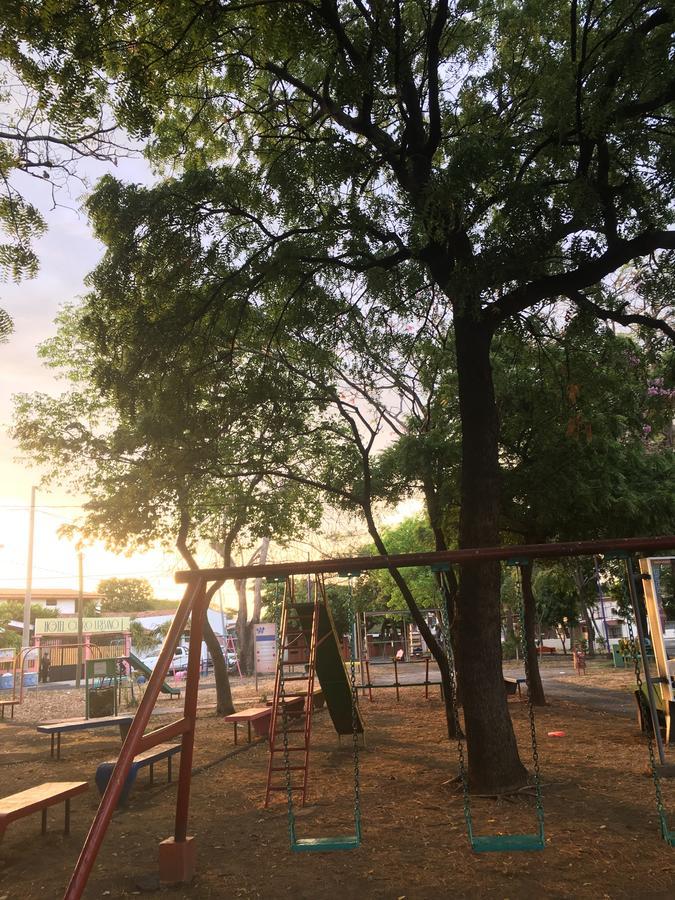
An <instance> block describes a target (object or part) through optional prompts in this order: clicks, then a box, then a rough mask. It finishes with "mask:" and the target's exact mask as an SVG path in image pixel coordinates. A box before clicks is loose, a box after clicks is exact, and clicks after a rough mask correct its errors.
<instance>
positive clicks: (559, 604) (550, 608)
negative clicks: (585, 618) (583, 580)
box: [533, 565, 580, 628]
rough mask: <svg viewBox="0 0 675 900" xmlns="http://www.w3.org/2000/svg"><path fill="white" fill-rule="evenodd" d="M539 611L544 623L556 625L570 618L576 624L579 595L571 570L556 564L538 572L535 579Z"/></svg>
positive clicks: (570, 621)
mask: <svg viewBox="0 0 675 900" xmlns="http://www.w3.org/2000/svg"><path fill="white" fill-rule="evenodd" d="M533 588H534V594H535V597H536V598H537V611H538V613H539V617H540V620H541V623H542V625H544V626H546V627H549V628H551V627H554V626H556V625H560V624H561V623H564V621H565V619H567V620H568V624H569V625H576V623H577V621H578V619H579V613H580V609H579V595H578V593H577V590H576V586H575V584H574V579H573V578H572V575H571V573H570V572H569V570H568V569H567V568H566V567H565V566H563V565H554V566H550V567H547V568H545V569H542V570H540V571H539V572H537V574H536V575H535V577H534V579H533Z"/></svg>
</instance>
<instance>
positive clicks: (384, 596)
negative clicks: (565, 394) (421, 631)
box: [354, 515, 439, 611]
mask: <svg viewBox="0 0 675 900" xmlns="http://www.w3.org/2000/svg"><path fill="white" fill-rule="evenodd" d="M381 534H382V539H383V541H384V543H385V545H386V547H387V552H388V553H390V554H397V553H418V552H422V551H424V550H433V549H434V542H433V535H432V533H431V528H430V527H429V524H428V522H427V520H426V517H425V516H423V515H416V516H409V517H408V518H406V519H403V520H402V521H401V522H400V523H399V524H398V525H392V526H390V527H388V528H383V529H382V531H381ZM376 552H377V551H376V548H375V546H374V545H372V544H369V545H367V546H365V547H362V548H361V549H360V551H359V556H372V555H374V554H375V553H376ZM404 575H405V579H406V582H407V583H408V586H409V587H410V590H411V592H412V594H413V597H414V598H415V602H416V603H417V605H418V606H420V607H437V606H438V604H439V594H438V588H437V586H436V579H435V578H434V576H433V574H432V573H431V570H430V569H429V568H428V567H423V568H417V567H414V568H410V569H406V570H405V572H404ZM354 597H355V600H356V604H357V609H359V610H361V611H365V610H368V609H405V606H406V603H405V600H404V599H403V597H402V596H401V592H400V591H399V589H398V587H397V586H396V584H395V583H394V580H393V578H392V577H391V575H390V574H389V572H388V571H387V570H386V569H381V570H373V571H369V572H364V573H363V574H362V575H361V577H360V578H359V580H358V582H357V583H356V585H355V590H354Z"/></svg>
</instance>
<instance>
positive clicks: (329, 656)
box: [64, 535, 675, 900]
mask: <svg viewBox="0 0 675 900" xmlns="http://www.w3.org/2000/svg"><path fill="white" fill-rule="evenodd" d="M673 547H675V536H674V535H667V536H665V537H657V538H623V539H611V540H604V541H602V540H599V541H571V542H565V543H550V544H532V545H521V546H510V547H509V546H506V547H480V548H472V549H462V550H445V551H439V552H424V553H406V554H396V555H391V556H387V557H383V556H376V557H355V558H351V559H344V558H343V559H324V560H314V561H312V560H310V561H307V562H302V563H275V564H271V565H253V566H244V567H229V568H221V569H196V570H191V571H186V572H178V573H177V574H176V581H177V582H178V583H179V584H185V585H186V589H185V594H184V596H183V599H182V600H181V602H180V605H179V606H178V609H177V611H176V615H175V616H174V619H173V622H172V623H171V627H170V628H169V631H168V633H167V635H166V638H165V641H164V645H163V647H162V650H161V652H160V654H159V657H158V660H157V663H156V664H155V667H154V669H153V672H152V675H151V677H150V680H149V682H148V685H147V688H146V690H145V693H144V696H143V699H142V700H141V703H140V705H139V707H138V709H137V711H136V715H135V716H134V720H133V722H132V724H131V727H130V728H129V731H128V733H127V737H126V739H125V741H124V743H123V745H122V748H121V751H120V753H119V756H118V759H117V763H116V765H115V768H114V769H113V771H112V774H111V777H110V781H109V782H108V787H107V789H106V791H105V793H104V795H103V797H102V798H101V802H100V805H99V807H98V811H97V813H96V815H95V817H94V820H93V822H92V825H91V828H90V829H89V833H88V834H87V837H86V839H85V842H84V845H83V848H82V851H81V853H80V856H79V858H78V861H77V863H76V865H75V868H74V870H73V874H72V877H71V879H70V882H69V884H68V887H67V889H66V893H65V895H64V896H65V900H80V897H81V896H82V894H83V892H84V890H85V888H86V885H87V881H88V878H89V875H90V873H91V871H92V869H93V867H94V864H95V862H96V858H97V855H98V851H99V849H100V847H101V844H102V843H103V840H104V837H105V834H106V831H107V828H108V825H109V823H110V820H111V818H112V815H113V812H114V811H115V809H116V807H117V804H118V800H119V798H120V795H121V793H122V790H123V789H124V785H125V782H126V779H127V776H128V774H129V771H130V769H131V765H132V763H133V759H134V757H135V756H136V755H137V754H138V753H141V752H143V751H146V750H149V749H150V748H151V747H154V746H156V745H157V744H160V743H164V742H166V741H168V740H170V739H171V738H177V737H180V738H181V762H180V772H179V777H178V789H177V797H176V817H175V826H174V833H173V836H172V837H171V838H168V839H167V840H165V841H163V842H162V843H161V844H160V879H161V876H162V871H166V872H171V873H174V874H175V873H176V872H181V873H182V874H183V876H184V880H186V881H189V880H190V879H191V877H192V875H193V874H194V871H195V844H194V840H193V838H192V837H188V834H187V828H188V815H189V803H190V784H191V777H192V757H193V746H194V733H195V719H196V708H197V694H198V687H199V670H200V655H201V642H202V629H203V620H204V617H205V614H206V609H207V605H208V600H207V593H206V586H207V584H208V583H209V582H213V581H227V580H232V579H246V578H267V579H270V580H276V579H282V580H283V581H284V582H285V585H286V587H285V594H286V601H287V602H285V603H284V606H285V608H286V613H285V619H284V620H283V621H282V622H280V626H281V627H280V628H279V642H280V644H279V649H278V662H279V665H278V666H277V675H276V682H277V683H276V686H275V702H274V709H273V718H274V721H275V725H274V728H275V732H274V735H272V736H271V739H272V741H271V746H272V743H273V744H274V750H275V753H271V754H270V770H275V771H277V772H279V771H281V772H282V773H283V775H284V784H282V785H279V784H275V783H274V782H272V786H273V787H276V788H281V790H282V791H284V792H285V793H286V802H287V808H288V825H289V838H290V844H291V849H292V850H294V851H297V852H303V851H312V850H314V851H328V850H348V849H356V848H358V847H359V845H360V843H361V839H362V831H361V804H360V799H361V798H360V783H359V759H358V735H359V734H360V733H362V732H363V723H362V721H361V718H360V714H359V711H358V698H357V690H356V677H355V661H356V660H355V654H356V647H355V629H354V614H353V610H352V611H351V613H350V619H351V621H350V624H351V640H350V650H351V652H350V664H349V673H347V670H346V667H345V665H344V661H343V660H342V656H341V653H340V650H339V646H338V642H337V641H336V640H335V637H336V636H335V629H334V625H333V623H332V618H331V615H330V610H329V608H328V605H327V603H326V598H325V587H324V583H323V575H324V573H326V572H338V573H341V574H343V575H344V574H349V573H354V572H357V571H359V572H361V571H368V570H372V569H392V568H407V567H412V566H431V567H435V571H436V574H437V578H438V581H439V584H440V586H441V588H443V586H444V585H445V587H447V572H448V570H449V566H450V565H452V564H460V565H461V564H462V563H468V562H472V563H478V562H482V561H487V560H492V561H498V560H500V561H507V562H509V561H510V562H511V564H512V565H519V564H521V563H522V562H523V561H525V560H527V561H530V560H533V559H555V558H560V557H570V556H591V555H598V554H609V553H612V552H614V553H616V552H617V551H618V552H619V553H621V554H623V555H624V556H626V557H630V556H631V555H632V554H638V553H639V554H644V553H646V552H649V551H662V550H666V551H668V550H672V548H673ZM631 571H632V570H631V560H630V558H628V559H627V572H628V574H629V576H630V573H631ZM294 575H313V576H317V578H316V581H315V592H314V598H313V602H310V603H295V601H294V599H293V597H292V578H293V576H294ZM289 581H290V586H289ZM628 581H629V591H630V592H631V596H632V595H633V594H634V593H635V581H634V580H633V579H632V578H631V577H629V579H628ZM634 608H636V607H635V605H634ZM282 615H283V607H282ZM520 615H521V640H524V631H525V630H524V627H523V611H522V602H521V610H520ZM188 617H190V619H191V627H190V650H189V660H188V668H187V678H186V686H185V693H184V708H183V715H182V716H181V717H180V718H179V719H177V720H176V721H174V722H171V723H169V724H168V725H164V726H161V727H160V728H156V729H155V730H154V731H150V732H148V733H145V729H146V727H147V726H148V724H149V721H150V716H151V713H152V710H153V707H154V705H155V703H156V702H157V699H158V696H159V693H160V690H161V686H162V683H163V681H164V679H165V677H166V675H167V672H168V669H169V666H170V665H171V661H172V659H173V654H174V649H175V647H176V646H177V644H178V642H179V640H180V638H181V635H182V633H183V631H184V630H185V627H186V624H187V621H188ZM640 621H641V620H640V617H639V615H636V622H637V623H638V632H640V629H641V624H640ZM293 623H295V625H293ZM293 627H295V629H296V632H302V634H303V635H304V641H305V643H306V644H307V647H308V648H309V659H310V661H309V671H310V672H311V669H312V661H311V654H312V652H313V653H314V657H313V665H314V668H315V671H316V674H317V677H318V678H319V681H320V682H321V683H322V686H323V685H324V684H325V690H326V691H328V692H329V693H330V692H331V691H333V692H334V693H335V695H336V696H338V697H341V700H340V701H339V702H335V703H332V704H331V703H328V704H327V705H328V708H329V711H330V713H331V717H332V719H333V724H334V725H335V726H336V730H337V731H338V733H342V734H346V733H351V734H352V740H353V746H354V830H353V832H351V833H349V834H345V835H339V836H337V837H319V838H298V837H297V834H296V822H295V811H294V798H293V794H294V793H297V792H298V791H299V790H300V791H303V796H304V793H306V779H307V771H308V768H309V767H308V759H309V757H308V752H309V738H310V736H311V707H312V703H311V694H308V698H307V703H306V707H307V708H309V710H310V720H309V723H308V719H307V712H305V718H304V720H303V723H302V728H301V729H297V733H302V734H303V740H302V741H301V743H300V745H299V746H298V747H297V749H294V746H295V745H293V744H292V743H291V739H290V738H291V734H292V733H293V732H294V731H296V729H294V728H293V721H294V720H293V716H292V713H293V710H292V709H291V707H290V705H289V703H288V698H289V696H290V691H288V690H287V684H288V683H289V681H291V680H292V679H293V676H292V675H290V678H289V675H288V674H287V673H286V671H285V669H286V668H287V667H286V666H285V661H287V659H288V656H287V654H288V650H289V647H290V642H291V641H292V640H293V639H294V638H293ZM443 628H444V631H445V644H446V647H447V648H448V653H449V656H450V660H449V661H450V673H451V675H452V693H453V696H452V705H453V710H454V712H453V715H454V716H455V723H456V724H457V721H458V718H457V717H458V712H457V697H456V689H455V681H454V661H453V659H452V651H451V645H450V640H449V623H448V620H447V615H446V616H445V619H444V622H443ZM329 634H332V637H330V638H329ZM298 639H299V637H298ZM312 647H313V648H314V649H313V651H312ZM333 650H334V653H337V654H339V663H340V668H337V667H336V665H335V659H334V653H333ZM524 658H525V660H527V655H526V654H524ZM642 660H643V665H644V664H645V660H646V653H645V651H644V647H643V653H642ZM634 662H635V669H636V678H637V680H638V682H640V669H639V661H638V660H637V659H636V658H634ZM526 665H527V663H526ZM340 671H341V674H338V676H337V677H336V676H335V673H336V672H338V673H339V672H340ZM322 674H323V675H324V678H323V680H322ZM526 675H527V677H528V679H529V672H528V671H527V669H526ZM645 675H646V676H647V673H645ZM303 677H306V676H303ZM312 677H313V676H312ZM647 687H648V689H649V687H650V679H649V677H648V676H647ZM640 693H641V694H642V692H640ZM528 697H529V691H528ZM345 698H346V703H345ZM345 713H346V715H345ZM529 716H530V730H531V738H532V757H533V764H534V785H535V799H536V817H537V823H538V828H537V830H536V831H535V832H533V833H525V834H511V835H477V834H475V833H474V829H473V817H472V811H471V805H470V796H469V790H468V778H467V773H466V766H465V763H464V750H463V747H462V745H461V742H459V741H458V747H457V752H458V759H459V770H460V779H461V782H462V789H463V795H464V816H465V821H466V826H467V832H468V835H469V840H470V844H471V847H472V849H473V850H474V851H476V852H479V853H481V852H482V853H484V852H491V851H502V852H503V851H508V852H514V851H534V850H541V849H543V847H544V840H545V839H544V811H543V803H542V795H541V783H540V777H539V764H538V755H537V742H536V730H535V722H534V710H533V709H532V705H531V703H530V704H529ZM345 719H346V721H345ZM653 721H654V722H656V723H657V724H656V725H655V729H658V718H656V717H654V719H653ZM338 723H339V725H338ZM308 724H309V728H308ZM279 725H280V726H281V728H280V730H279V727H278V726H279ZM341 729H342V730H341ZM278 736H280V737H281V742H282V747H281V754H282V759H283V764H282V765H281V766H277V765H276V764H275V765H272V757H273V756H276V757H278V756H279V752H276V751H278V747H277V743H276V741H277V737H278ZM296 752H297V753H298V754H299V757H298V758H300V759H301V760H302V763H301V764H298V765H299V768H297V769H295V771H296V772H297V773H299V776H297V775H296V777H295V783H294V776H293V771H294V768H295V766H296V763H295V761H294V759H293V760H292V757H291V753H293V754H295V753H296ZM649 752H650V762H651V767H652V773H653V776H654V784H655V789H656V796H657V806H658V809H659V817H660V823H661V833H662V836H663V838H664V839H665V840H666V841H667V842H668V843H669V844H670V845H671V846H673V843H674V841H673V832H672V831H671V830H670V829H669V826H668V823H667V821H666V816H665V811H664V808H663V800H662V796H661V792H660V778H661V777H663V775H665V774H667V773H666V772H665V771H660V769H659V766H658V765H657V764H656V760H655V756H654V751H653V742H652V738H651V735H650V736H649ZM671 768H672V767H671ZM268 774H270V773H268ZM298 782H300V783H298ZM174 880H175V879H174Z"/></svg>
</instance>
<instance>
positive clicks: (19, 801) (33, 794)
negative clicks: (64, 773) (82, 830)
mask: <svg viewBox="0 0 675 900" xmlns="http://www.w3.org/2000/svg"><path fill="white" fill-rule="evenodd" d="M88 788H89V785H88V784H87V782H86V781H47V782H45V783H44V784H38V785H36V786H35V787H32V788H28V790H26V791H19V793H18V794H11V795H10V796H9V797H3V798H2V799H0V841H1V840H2V838H3V837H4V834H5V829H6V828H7V826H8V825H9V823H10V822H14V821H16V819H22V818H23V817H24V816H29V815H30V814H31V813H34V812H37V811H38V810H39V809H40V810H42V833H43V834H45V832H46V831H47V807H48V806H54V805H55V804H56V803H63V802H65V804H66V814H65V822H64V827H63V833H64V834H70V798H71V797H75V796H76V795H77V794H82V793H84V791H86V790H88Z"/></svg>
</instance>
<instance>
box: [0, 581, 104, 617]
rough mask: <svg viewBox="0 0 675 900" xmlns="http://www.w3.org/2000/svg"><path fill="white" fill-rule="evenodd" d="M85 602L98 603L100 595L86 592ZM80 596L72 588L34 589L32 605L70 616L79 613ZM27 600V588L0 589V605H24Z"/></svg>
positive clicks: (84, 595)
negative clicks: (78, 601)
mask: <svg viewBox="0 0 675 900" xmlns="http://www.w3.org/2000/svg"><path fill="white" fill-rule="evenodd" d="M82 596H83V598H84V602H85V603H87V602H88V601H90V600H93V601H94V602H97V601H99V600H100V599H101V595H100V594H95V593H93V592H92V591H84V593H83V595H82ZM78 597H79V594H78V592H77V591H74V590H71V589H70V588H33V590H32V591H31V604H33V603H35V604H39V605H40V606H44V608H45V609H53V610H54V612H56V613H58V614H59V615H69V614H71V615H72V614H74V613H76V612H77V599H78ZM25 599H26V590H25V588H0V603H5V602H7V603H16V602H17V601H18V602H19V603H23V602H24V600H25Z"/></svg>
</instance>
